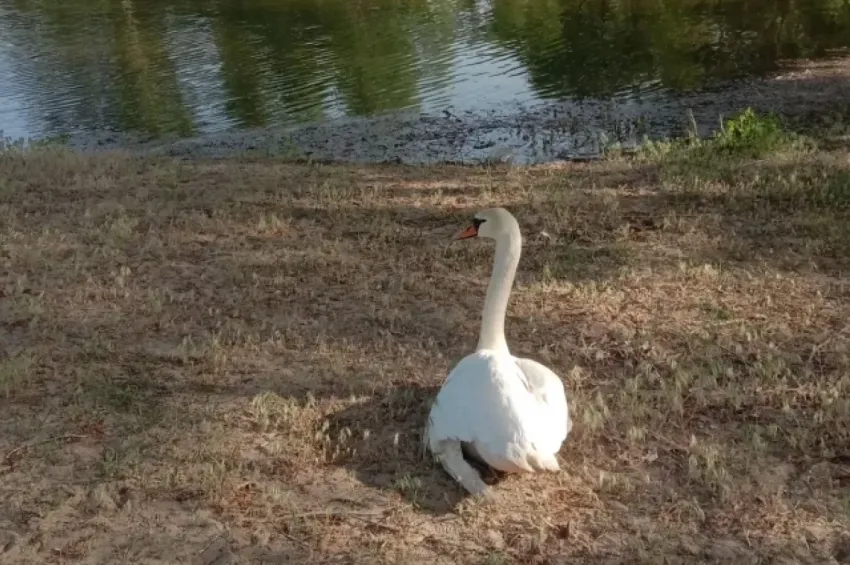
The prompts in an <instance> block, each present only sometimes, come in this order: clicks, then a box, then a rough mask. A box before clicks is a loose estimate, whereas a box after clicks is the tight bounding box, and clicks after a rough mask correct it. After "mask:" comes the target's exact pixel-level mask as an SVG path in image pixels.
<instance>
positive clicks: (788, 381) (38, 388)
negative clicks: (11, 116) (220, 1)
mask: <svg viewBox="0 0 850 565" xmlns="http://www.w3.org/2000/svg"><path fill="white" fill-rule="evenodd" d="M848 195H850V161H848V157H847V152H846V150H845V149H835V150H830V151H820V152H802V151H801V152H790V153H783V154H777V155H774V156H771V157H770V158H762V159H753V160H750V161H724V162H718V163H714V164H712V165H711V166H701V165H700V164H699V163H697V164H694V163H688V162H678V161H677V162H674V161H671V160H669V159H666V158H649V157H647V158H643V157H641V158H628V159H626V158H620V159H608V160H605V161H600V162H593V163H571V164H561V165H549V166H538V167H534V168H527V169H525V168H523V169H518V168H469V167H450V166H440V167H423V168H413V167H405V166H389V165H387V166H380V165H372V166H354V165H334V166H328V165H297V164H291V163H285V162H283V161H281V160H275V159H255V160H238V159H232V158H231V159H222V160H217V161H204V160H197V161H192V162H184V161H179V160H172V159H168V158H155V157H150V156H148V157H143V156H131V155H127V154H120V153H102V154H98V155H88V156H84V155H80V154H75V153H71V152H68V151H65V150H61V149H50V148H47V149H42V150H34V151H29V152H24V153H21V152H16V151H10V152H7V153H4V154H2V155H0V320H2V324H0V345H2V349H0V561H2V563H4V565H18V564H24V563H27V564H29V563H85V564H94V563H139V564H141V563H143V564H154V563H193V564H195V563H199V564H204V565H209V564H213V563H215V564H217V565H221V564H223V563H313V564H315V563H363V564H375V563H463V564H467V563H469V564H471V563H489V564H507V563H541V564H542V563H552V564H556V563H606V564H607V563H612V564H613V563H653V564H657V563H726V564H730V563H736V564H747V563H836V562H838V563H842V562H843V563H847V562H848V560H850V538H848V537H847V534H846V532H848V531H850V495H848V489H850V397H848V391H850V377H848V375H850V372H849V371H848V369H850V359H848V352H850V349H848V345H850V333H848V320H850V304H848V298H850V286H848V284H847V281H846V278H845V276H844V274H845V273H846V272H847V267H848V264H850V261H848V258H850V232H848V230H847V225H850V224H848V207H847V206H846V202H848V201H850V200H846V199H845V198H847V199H850V196H848ZM492 205H500V206H505V207H507V208H508V209H510V210H511V211H512V212H513V213H514V214H515V215H516V216H517V218H518V220H519V222H520V225H521V226H522V229H523V232H524V236H525V242H524V250H523V257H522V260H521V264H520V272H519V274H518V279H517V284H516V286H515V290H514V293H513V295H512V298H511V303H510V306H509V319H508V322H507V332H508V341H509V344H510V346H511V347H512V350H513V351H514V352H515V353H517V354H522V355H525V356H531V357H534V358H536V359H538V360H540V361H542V362H545V363H547V364H548V365H549V366H550V367H552V368H553V369H554V370H555V371H556V372H557V373H558V374H560V375H561V376H562V378H563V380H564V384H565V387H566V389H567V391H568V396H569V403H570V409H571V410H572V412H573V414H574V428H573V431H572V433H571V435H570V437H569V438H568V441H567V442H566V443H565V445H564V448H563V450H562V452H561V454H560V458H561V461H562V466H563V468H564V471H563V472H562V473H559V474H548V475H539V476H514V477H508V478H506V479H504V480H502V481H501V482H499V483H498V484H496V485H494V489H495V491H496V493H497V496H498V497H500V499H501V502H500V503H499V504H497V505H495V506H494V507H489V508H481V507H479V506H478V505H477V504H476V503H475V502H474V501H471V500H469V499H467V498H466V497H465V496H464V494H463V492H462V491H461V489H460V488H459V487H458V486H457V485H456V484H455V483H454V482H453V481H451V480H450V478H449V477H448V476H446V475H445V474H444V473H443V471H442V469H441V468H439V466H437V465H436V464H435V463H433V462H432V461H431V460H430V458H429V457H427V456H426V455H424V454H423V453H422V451H421V443H420V435H421V431H422V426H423V424H424V419H425V415H426V413H427V410H428V405H429V402H430V400H431V399H432V397H433V395H434V394H435V393H436V390H437V388H438V387H439V386H440V384H441V383H442V381H443V379H444V378H445V375H446V374H447V372H448V371H449V370H450V368H451V366H452V365H453V364H454V363H455V362H457V361H458V360H459V359H460V358H461V357H462V356H463V355H465V354H467V353H469V352H470V351H471V350H472V348H473V347H474V345H475V342H476V338H477V331H478V324H479V314H480V311H481V307H482V305H483V297H484V291H485V287H486V284H487V282H488V277H489V274H490V269H491V261H492V254H493V249H492V246H490V245H488V244H487V243H486V242H478V241H463V242H452V241H451V240H450V238H451V235H452V234H453V233H454V232H455V231H456V230H457V229H459V228H461V227H464V226H465V225H466V222H467V221H468V220H469V219H470V217H471V215H472V214H473V212H474V211H475V210H478V209H480V208H483V207H486V206H492Z"/></svg>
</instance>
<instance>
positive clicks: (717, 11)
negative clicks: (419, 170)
mask: <svg viewBox="0 0 850 565" xmlns="http://www.w3.org/2000/svg"><path fill="white" fill-rule="evenodd" d="M846 46H850V2H848V0H806V2H793V1H789V0H675V1H671V0H632V1H629V2H621V1H616V0H488V1H485V0H359V1H357V2H351V1H349V0H62V1H54V0H0V77H2V80H0V129H2V130H3V131H4V133H5V135H8V136H15V137H17V136H39V135H52V134H57V133H63V132H73V131H80V130H104V129H106V130H116V131H128V132H138V133H143V134H145V135H150V136H152V137H156V136H159V135H162V134H165V133H173V134H179V135H189V134H195V133H203V132H210V131H217V130H223V129H230V128H244V127H256V126H266V125H272V124H290V123H296V122H304V121H319V120H324V119H328V118H334V117H340V116H364V115H374V114H378V113H382V112H387V111H392V110H401V109H408V110H413V111H418V112H424V113H431V114H440V113H442V112H443V111H444V110H448V111H451V112H458V111H478V112H487V111H497V112H499V111H502V109H503V107H504V106H505V105H510V104H515V103H525V102H533V101H535V100H540V99H564V98H585V97H623V96H628V95H629V93H630V92H634V91H636V90H640V91H646V90H652V91H658V90H670V91H683V90H688V89H692V88H694V87H699V86H704V85H709V84H711V83H712V82H714V81H717V80H721V79H727V78H733V77H739V76H743V75H748V74H755V73H760V72H763V71H766V70H770V69H771V68H774V67H775V65H776V62H777V60H779V59H782V58H796V57H817V56H819V55H823V54H824V53H825V52H826V51H827V50H828V49H832V48H836V47H846Z"/></svg>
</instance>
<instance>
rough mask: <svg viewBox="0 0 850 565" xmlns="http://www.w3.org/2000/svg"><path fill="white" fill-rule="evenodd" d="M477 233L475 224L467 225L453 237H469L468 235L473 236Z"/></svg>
mask: <svg viewBox="0 0 850 565" xmlns="http://www.w3.org/2000/svg"><path fill="white" fill-rule="evenodd" d="M477 235H478V230H477V229H476V228H475V226H474V225H473V226H469V227H468V228H466V229H465V230H461V231H459V232H457V233H456V234H455V237H454V238H455V239H469V238H470V237H475V236H477Z"/></svg>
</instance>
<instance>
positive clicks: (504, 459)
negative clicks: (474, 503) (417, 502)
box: [425, 208, 572, 494]
mask: <svg viewBox="0 0 850 565" xmlns="http://www.w3.org/2000/svg"><path fill="white" fill-rule="evenodd" d="M476 219H477V220H478V222H477V225H478V227H477V228H475V230H476V232H477V235H478V236H480V237H490V238H492V239H495V240H496V260H495V264H494V267H493V275H492V277H491V281H490V285H489V287H488V290H487V299H486V302H485V306H484V313H483V318H482V325H481V336H480V339H479V342H478V348H477V349H476V351H475V352H474V353H471V354H469V355H467V356H466V357H464V358H463V359H462V360H461V361H460V363H458V364H457V365H456V366H455V368H454V369H452V371H451V372H450V373H449V375H448V377H447V378H446V381H445V382H444V383H443V386H442V388H441V389H440V391H439V393H438V394H437V397H436V399H435V400H434V403H433V404H432V406H431V412H430V414H429V418H428V424H427V426H426V430H425V432H426V433H425V441H426V444H427V446H428V448H429V449H430V450H431V451H432V453H434V454H435V456H436V457H437V458H438V459H439V460H440V461H441V463H442V464H443V467H444V468H445V469H446V471H447V472H449V473H450V474H451V475H452V476H454V477H455V479H456V480H458V481H459V482H460V483H461V484H462V486H463V487H464V488H466V489H467V490H468V491H470V492H473V493H476V494H488V492H487V487H486V485H484V483H483V482H482V481H481V480H480V477H479V476H478V474H477V473H476V472H475V471H474V469H472V467H471V466H469V465H468V463H466V462H465V461H463V459H462V457H460V455H459V453H460V446H461V445H465V446H467V447H469V448H471V449H470V450H471V451H472V452H473V453H474V454H475V455H477V456H479V457H480V458H481V459H482V460H484V461H485V462H486V463H487V464H488V465H490V466H491V467H493V468H495V469H498V470H501V471H505V472H513V473H521V472H534V471H545V470H548V471H557V470H559V468H560V467H559V464H558V460H557V457H556V456H557V453H558V451H559V450H560V448H561V445H562V444H563V442H564V441H565V440H566V438H567V435H568V434H569V432H570V429H571V428H572V423H571V420H570V416H569V409H568V406H567V397H566V393H565V392H564V385H563V383H562V382H561V379H560V378H559V377H558V376H557V375H556V374H555V373H554V372H553V371H552V370H551V369H549V368H547V367H546V366H544V365H543V364H541V363H539V362H537V361H534V360H532V359H524V358H518V357H514V356H513V355H511V354H510V352H509V350H508V346H507V343H506V341H505V336H504V319H505V312H506V309H507V302H508V296H509V294H510V288H511V285H512V284H513V278H514V276H515V273H516V266H517V263H518V262H519V255H520V250H521V235H520V232H519V226H518V224H517V223H516V220H515V219H514V218H513V216H511V215H510V213H509V212H507V211H506V210H503V209H501V208H496V209H490V210H484V211H483V212H479V213H478V214H476ZM464 233H470V231H469V230H467V231H466V232H464Z"/></svg>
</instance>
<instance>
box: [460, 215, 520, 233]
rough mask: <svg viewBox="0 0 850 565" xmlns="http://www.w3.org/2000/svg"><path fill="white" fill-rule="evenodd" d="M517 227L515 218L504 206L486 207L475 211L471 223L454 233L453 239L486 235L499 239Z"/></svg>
mask: <svg viewBox="0 0 850 565" xmlns="http://www.w3.org/2000/svg"><path fill="white" fill-rule="evenodd" d="M518 229H519V224H517V221H516V218H514V217H513V215H511V213H510V212H508V211H507V210H505V209H504V208H487V209H486V210H481V211H480V212H476V213H475V215H474V216H473V217H472V224H471V225H470V226H469V227H468V228H466V229H464V230H461V231H459V232H458V233H457V235H455V239H469V238H471V237H486V238H489V239H500V238H502V237H504V236H507V235H509V234H511V233H513V232H514V231H517V230H518Z"/></svg>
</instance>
